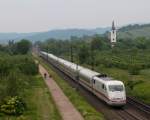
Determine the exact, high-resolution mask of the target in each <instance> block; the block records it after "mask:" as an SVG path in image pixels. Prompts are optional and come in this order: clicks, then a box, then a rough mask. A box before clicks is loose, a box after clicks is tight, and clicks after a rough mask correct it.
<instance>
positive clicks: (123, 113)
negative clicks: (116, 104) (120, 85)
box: [45, 60, 149, 120]
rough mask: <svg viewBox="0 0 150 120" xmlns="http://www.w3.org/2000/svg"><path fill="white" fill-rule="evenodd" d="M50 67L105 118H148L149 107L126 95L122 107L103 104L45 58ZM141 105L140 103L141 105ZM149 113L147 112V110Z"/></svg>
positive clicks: (147, 119)
mask: <svg viewBox="0 0 150 120" xmlns="http://www.w3.org/2000/svg"><path fill="white" fill-rule="evenodd" d="M45 61H46V62H47V63H48V64H49V65H50V67H52V69H53V70H54V71H55V72H57V73H58V74H59V75H60V76H61V77H62V78H64V80H66V81H67V82H68V83H69V84H70V85H71V86H72V87H74V88H77V89H78V92H79V93H80V94H81V95H82V96H84V97H85V98H86V100H87V101H88V102H89V103H90V104H91V105H92V106H93V107H94V108H95V109H96V110H97V111H99V112H101V113H103V114H104V116H105V118H106V119H107V120H149V115H148V114H147V112H145V111H149V108H148V109H147V108H146V109H145V108H144V107H141V108H140V109H139V107H140V105H138V102H136V101H135V100H134V99H132V98H131V99H130V98H129V97H128V99H127V102H128V104H127V105H126V106H125V107H124V108H113V107H110V106H108V105H107V104H105V103H104V102H103V101H101V100H100V99H98V98H97V97H96V96H95V95H93V94H92V93H91V92H90V91H88V90H87V89H85V88H84V87H83V86H81V85H80V84H77V83H76V82H75V80H73V79H72V78H71V77H70V76H68V75H66V74H65V73H64V72H63V71H61V70H60V69H59V68H56V66H54V65H53V64H52V63H50V62H49V61H47V60H45ZM141 106H142V105H141ZM143 106H144V105H143ZM148 113H149V112H148Z"/></svg>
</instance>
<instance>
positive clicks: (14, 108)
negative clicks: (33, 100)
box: [0, 96, 26, 115]
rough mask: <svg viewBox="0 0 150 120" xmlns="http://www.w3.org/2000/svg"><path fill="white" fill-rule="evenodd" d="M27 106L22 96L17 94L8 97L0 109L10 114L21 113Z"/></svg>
mask: <svg viewBox="0 0 150 120" xmlns="http://www.w3.org/2000/svg"><path fill="white" fill-rule="evenodd" d="M25 108H26V105H25V103H24V101H23V100H22V99H21V98H20V97H18V96H15V97H8V98H6V99H5V100H4V101H3V103H2V105H1V107H0V111H1V112H3V113H5V114H9V115H21V114H23V112H24V110H25Z"/></svg>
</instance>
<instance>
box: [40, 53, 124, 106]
mask: <svg viewBox="0 0 150 120" xmlns="http://www.w3.org/2000/svg"><path fill="white" fill-rule="evenodd" d="M40 56H42V57H44V58H45V59H47V60H49V62H51V63H52V64H53V65H54V66H56V67H57V68H59V69H60V70H61V71H63V72H65V73H66V74H67V75H69V76H70V77H72V78H73V79H74V80H76V82H78V83H79V84H81V85H82V86H84V87H85V88H86V89H88V90H89V91H91V92H92V93H93V94H95V95H96V96H97V97H98V98H99V99H101V100H103V101H105V102H106V103H107V104H108V105H111V106H124V105H125V104H126V92H125V87H124V84H123V82H121V81H118V80H113V79H112V78H111V77H107V76H106V75H105V74H100V73H98V72H95V71H92V70H90V69H87V68H85V67H82V66H79V65H77V64H75V63H72V62H69V61H67V60H64V59H62V58H59V57H56V56H54V55H53V54H48V53H46V52H40Z"/></svg>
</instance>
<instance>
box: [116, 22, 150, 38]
mask: <svg viewBox="0 0 150 120" xmlns="http://www.w3.org/2000/svg"><path fill="white" fill-rule="evenodd" d="M137 37H146V38H150V24H144V25H139V24H134V25H128V26H125V27H121V28H120V29H119V30H118V38H130V39H134V38H137Z"/></svg>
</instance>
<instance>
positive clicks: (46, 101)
mask: <svg viewBox="0 0 150 120" xmlns="http://www.w3.org/2000/svg"><path fill="white" fill-rule="evenodd" d="M33 80H34V81H32V84H31V87H29V89H28V90H26V91H25V101H27V110H26V112H25V113H24V114H23V115H22V116H19V117H13V116H6V115H0V120H61V116H60V114H59V112H58V110H57V108H56V106H55V103H54V101H53V99H52V97H51V95H50V93H49V91H48V89H47V87H46V85H45V83H44V81H43V79H42V77H41V76H40V75H37V76H36V77H35V78H34V79H33Z"/></svg>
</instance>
